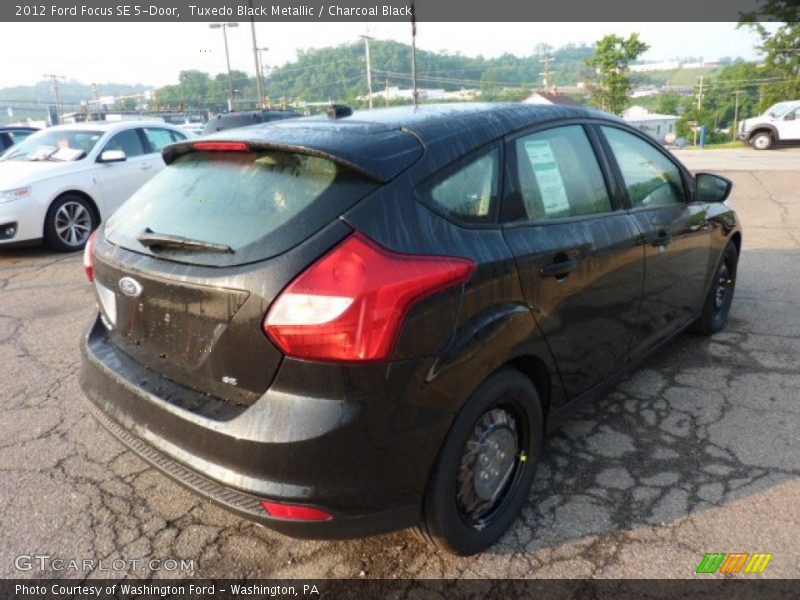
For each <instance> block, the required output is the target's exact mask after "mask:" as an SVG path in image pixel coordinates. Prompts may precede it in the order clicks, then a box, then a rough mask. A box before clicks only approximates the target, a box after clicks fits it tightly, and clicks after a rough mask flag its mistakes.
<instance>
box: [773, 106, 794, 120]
mask: <svg viewBox="0 0 800 600" xmlns="http://www.w3.org/2000/svg"><path fill="white" fill-rule="evenodd" d="M795 104H796V103H795V102H778V103H777V104H775V105H773V106H771V107H770V108H769V109H768V110H767V114H768V115H769V116H770V117H775V118H778V119H779V118H781V117H782V116H783V115H785V114H786V113H787V112H789V111H790V110H791V109H792V108H793V107H794V106H795Z"/></svg>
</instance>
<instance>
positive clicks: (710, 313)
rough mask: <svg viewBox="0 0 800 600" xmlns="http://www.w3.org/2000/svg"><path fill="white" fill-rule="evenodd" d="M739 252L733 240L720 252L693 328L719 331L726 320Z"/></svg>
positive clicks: (712, 332) (701, 331)
mask: <svg viewBox="0 0 800 600" xmlns="http://www.w3.org/2000/svg"><path fill="white" fill-rule="evenodd" d="M738 263H739V253H738V252H737V250H736V245H735V244H734V243H733V242H728V245H727V246H726V247H725V250H724V251H723V253H722V259H721V260H720V262H719V265H717V270H716V271H715V272H714V278H713V279H712V280H711V287H710V289H709V290H708V296H706V300H705V303H704V305H703V312H702V313H700V317H699V318H698V319H697V321H695V323H694V326H693V328H692V329H693V330H694V331H696V332H697V333H702V334H704V335H711V334H714V333H717V332H718V331H721V330H722V329H723V328H724V327H725V325H726V323H727V322H728V315H729V314H730V312H731V304H732V303H733V291H734V289H735V287H736V271H737V267H738Z"/></svg>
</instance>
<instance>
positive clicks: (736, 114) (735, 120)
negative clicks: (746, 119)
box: [731, 90, 742, 140]
mask: <svg viewBox="0 0 800 600" xmlns="http://www.w3.org/2000/svg"><path fill="white" fill-rule="evenodd" d="M741 93H742V90H736V91H735V92H733V95H734V96H735V97H736V101H735V102H734V105H733V106H734V108H733V130H732V131H731V139H732V140H736V132H737V131H739V94H741Z"/></svg>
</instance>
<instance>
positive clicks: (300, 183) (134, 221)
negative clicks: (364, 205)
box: [106, 151, 377, 266]
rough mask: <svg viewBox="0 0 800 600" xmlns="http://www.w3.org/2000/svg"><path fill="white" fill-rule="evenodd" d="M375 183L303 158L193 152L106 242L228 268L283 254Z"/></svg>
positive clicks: (121, 219)
mask: <svg viewBox="0 0 800 600" xmlns="http://www.w3.org/2000/svg"><path fill="white" fill-rule="evenodd" d="M376 187H377V184H376V183H374V182H372V181H370V180H368V179H365V178H364V177H362V176H361V175H358V174H356V173H354V172H352V171H350V170H348V169H346V168H344V167H342V166H340V165H337V164H336V163H334V162H333V161H331V160H328V159H326V158H320V157H316V156H309V155H305V154H297V153H289V152H278V151H259V152H226V151H219V152H217V151H211V152H192V153H189V154H185V155H183V156H180V157H179V158H177V159H176V160H175V161H174V162H173V163H172V164H170V165H169V166H168V167H167V168H165V169H164V170H163V171H162V172H161V173H159V174H158V175H156V176H155V177H153V178H152V179H151V180H150V181H149V182H148V183H146V184H145V185H144V186H143V187H142V188H140V189H139V191H138V192H136V193H135V194H134V195H133V196H132V197H131V198H130V199H129V200H128V201H127V202H125V203H124V204H123V205H122V206H121V207H120V208H119V210H117V211H116V212H115V213H114V214H113V215H112V216H111V218H110V219H109V221H108V225H107V227H106V237H107V238H108V240H109V241H110V242H111V243H113V244H117V245H120V246H122V247H124V248H127V249H129V250H133V251H135V252H141V253H143V254H151V255H154V256H158V257H159V258H164V259H168V260H173V261H177V262H183V263H190V264H199V265H210V266H229V265H239V264H245V263H250V262H255V261H259V260H264V259H267V258H271V257H273V256H277V255H278V254H281V253H283V252H285V251H286V250H288V249H290V248H291V247H292V246H295V245H296V244H298V243H300V242H302V241H303V240H305V239H306V238H308V237H309V236H311V235H312V234H313V233H315V232H316V231H318V230H319V229H321V228H322V227H324V226H325V225H327V224H328V223H330V222H331V221H332V220H333V219H335V218H336V217H337V216H338V215H340V214H341V213H342V212H344V211H345V210H347V209H348V208H350V207H351V206H352V205H353V204H355V203H356V202H357V201H358V200H359V199H361V198H363V197H364V196H366V195H367V194H368V193H369V192H371V191H372V190H374V189H375V188H376ZM144 233H148V234H152V235H166V236H180V237H183V238H188V239H190V240H195V241H201V242H206V243H209V244H217V245H221V246H228V247H230V249H231V250H232V252H229V253H225V252H211V251H207V250H203V249H197V248H195V249H190V250H187V249H180V248H175V247H172V246H169V245H164V246H157V245H151V246H150V247H147V246H145V245H143V244H142V243H140V242H139V241H138V239H137V238H138V237H139V236H141V235H142V234H144Z"/></svg>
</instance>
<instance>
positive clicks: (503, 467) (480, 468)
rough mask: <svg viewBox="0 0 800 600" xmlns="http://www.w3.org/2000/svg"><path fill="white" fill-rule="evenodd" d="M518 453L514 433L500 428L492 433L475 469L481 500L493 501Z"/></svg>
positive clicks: (484, 445)
mask: <svg viewBox="0 0 800 600" xmlns="http://www.w3.org/2000/svg"><path fill="white" fill-rule="evenodd" d="M516 453H517V438H516V436H515V435H514V433H513V432H512V431H511V430H510V429H508V428H506V427H500V428H498V429H495V430H494V431H493V432H492V433H490V434H489V435H488V436H487V437H486V439H485V440H484V442H483V444H482V445H481V450H480V452H479V454H478V460H477V464H476V469H475V475H474V481H475V493H476V494H477V495H478V497H479V498H480V499H481V500H492V499H493V498H494V497H495V495H496V494H497V492H498V490H499V489H500V488H501V485H502V484H503V483H504V482H505V480H506V478H507V475H508V473H509V472H510V471H511V467H512V466H513V465H514V459H515V458H516Z"/></svg>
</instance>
